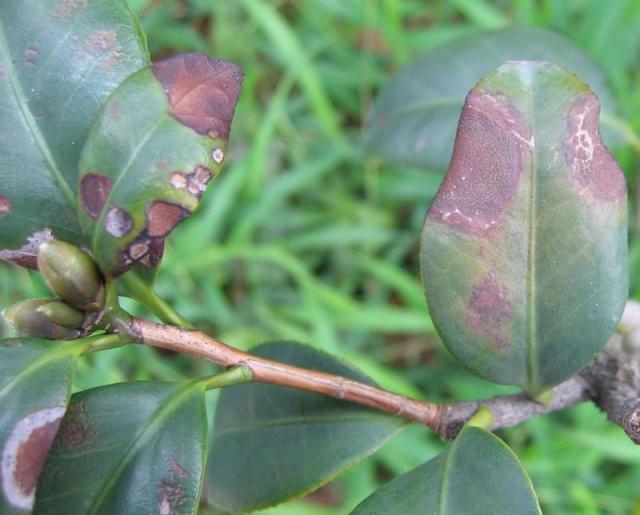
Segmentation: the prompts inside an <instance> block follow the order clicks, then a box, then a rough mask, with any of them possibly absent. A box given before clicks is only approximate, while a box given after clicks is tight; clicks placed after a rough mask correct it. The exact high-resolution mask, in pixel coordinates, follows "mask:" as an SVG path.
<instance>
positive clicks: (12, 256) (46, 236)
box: [0, 227, 54, 270]
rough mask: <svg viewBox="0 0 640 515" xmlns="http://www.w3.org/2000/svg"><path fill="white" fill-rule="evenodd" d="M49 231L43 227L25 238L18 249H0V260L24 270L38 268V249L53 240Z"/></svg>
mask: <svg viewBox="0 0 640 515" xmlns="http://www.w3.org/2000/svg"><path fill="white" fill-rule="evenodd" d="M53 239H54V238H53V233H52V232H51V229H49V228H48V227H45V228H44V229H42V230H40V231H36V232H34V233H33V234H32V235H31V236H28V237H27V241H26V243H25V244H24V245H22V247H20V248H18V249H0V259H2V260H4V261H8V262H9V263H13V264H14V265H18V266H22V267H24V268H32V269H34V270H36V269H37V268H38V249H39V248H40V244H42V243H44V242H45V241H51V240H53Z"/></svg>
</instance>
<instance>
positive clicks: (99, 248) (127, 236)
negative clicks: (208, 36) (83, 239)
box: [78, 54, 242, 276]
mask: <svg viewBox="0 0 640 515" xmlns="http://www.w3.org/2000/svg"><path fill="white" fill-rule="evenodd" d="M241 81H242V73H241V72H240V70H239V69H238V68H237V67H235V66H234V65H233V64H231V63H227V62H225V61H220V60H216V59H211V58H210V57H208V56H206V55H203V54H185V55H178V56H176V57H173V58H171V59H167V60H165V61H161V62H158V63H156V64H154V65H153V66H151V67H148V68H145V69H143V70H140V71H139V72H137V73H135V74H133V75H132V76H131V77H129V78H128V79H127V80H126V81H125V82H124V83H123V84H121V85H120V87H118V89H117V90H116V91H115V92H114V94H113V95H112V96H111V97H110V98H109V100H108V102H107V103H106V105H105V107H104V109H103V111H102V112H101V114H100V115H99V117H98V119H97V122H96V124H95V126H94V127H93V129H92V131H91V134H90V135H89V138H88V140H87V143H86V145H85V148H84V150H83V152H82V158H81V162H80V178H79V179H80V180H79V184H78V196H79V198H78V211H79V214H80V220H81V222H82V225H83V227H84V228H85V230H86V232H87V233H88V234H89V235H90V238H91V247H92V250H93V255H94V257H95V259H96V261H97V262H98V264H99V265H100V266H101V268H102V270H103V272H105V273H106V274H108V275H111V276H117V275H120V274H121V273H123V272H125V271H127V270H128V269H129V268H131V267H132V266H134V265H135V264H140V265H142V266H143V267H145V268H154V267H155V266H156V265H157V264H158V263H159V261H160V259H161V257H162V251H163V248H164V239H165V237H166V236H167V235H168V234H169V233H170V232H171V231H172V230H173V228H174V227H175V226H176V225H177V224H178V223H179V222H180V221H181V220H183V219H184V218H186V217H187V216H188V215H189V214H190V213H191V212H192V211H193V210H194V209H195V208H196V207H197V205H198V203H199V201H200V197H201V196H202V194H203V192H204V190H205V188H206V186H207V183H208V182H209V181H210V180H211V179H212V178H213V176H214V175H215V174H216V173H217V171H218V170H219V168H220V167H221V165H222V161H223V159H224V152H225V149H226V143H227V139H228V136H229V129H230V125H231V119H232V117H233V111H234V109H235V105H236V101H237V99H238V94H239V91H240V84H241Z"/></svg>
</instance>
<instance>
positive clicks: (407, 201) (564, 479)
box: [0, 0, 640, 515]
mask: <svg viewBox="0 0 640 515" xmlns="http://www.w3.org/2000/svg"><path fill="white" fill-rule="evenodd" d="M129 3H130V4H131V6H132V8H133V9H134V10H135V11H136V12H137V13H138V14H139V15H140V17H141V20H142V24H143V27H144V29H145V31H146V32H147V35H148V39H149V44H150V48H151V51H152V55H153V56H154V57H156V58H159V57H162V56H165V55H169V54H171V53H174V52H185V51H194V50H196V51H203V52H207V53H209V54H212V55H214V56H216V57H220V58H224V59H229V60H231V61H234V62H236V63H237V64H239V65H240V66H241V67H242V68H243V69H244V71H245V74H246V76H245V84H244V87H243V91H242V95H241V99H240V103H239V106H238V109H237V112H236V118H235V121H234V126H233V131H232V140H231V143H230V152H229V154H228V157H227V165H226V167H225V169H224V170H223V172H222V174H221V176H220V177H219V178H217V179H216V181H215V182H214V183H213V184H212V185H211V187H210V188H209V191H208V192H207V193H206V195H205V198H204V202H203V205H202V206H201V208H200V209H199V211H198V212H197V213H196V214H194V215H193V216H192V217H191V218H190V219H188V220H187V221H186V222H185V223H184V224H183V225H181V226H180V228H179V229H178V230H177V231H176V233H175V234H174V235H173V236H172V238H171V240H170V242H169V244H168V246H167V252H166V258H165V261H164V263H163V265H162V268H161V272H160V274H159V277H158V280H157V290H158V291H159V293H160V294H161V295H162V296H163V297H165V298H166V299H167V300H168V301H169V302H170V303H171V304H172V305H173V306H175V307H176V309H177V310H178V311H179V312H180V313H181V314H183V315H184V316H185V317H187V318H188V319H190V320H192V321H194V322H195V323H196V324H197V325H198V326H199V327H200V328H202V329H204V330H206V331H208V332H210V333H212V334H215V335H217V336H218V337H219V338H221V339H222V340H224V341H227V342H230V343H232V344H234V345H236V346H238V347H241V348H250V347H251V346H253V345H255V344H257V343H260V342H263V341H267V340H273V339H295V340H299V341H302V342H306V343H309V344H311V345H314V346H316V347H318V348H321V349H324V350H326V351H328V352H331V353H334V354H336V355H339V356H341V357H343V358H345V359H347V360H349V361H351V362H352V363H354V364H356V365H357V366H359V367H360V368H361V369H363V370H364V371H365V372H367V373H368V374H370V375H371V376H372V377H374V378H375V379H376V380H377V381H378V382H379V383H381V384H382V385H384V386H386V387H388V388H391V389H393V390H395V391H398V392H401V393H405V394H408V395H415V396H424V397H426V398H429V399H435V400H441V399H452V398H453V399H472V398H479V397H484V396H490V395H494V394H496V393H503V392H507V391H510V390H509V389H508V388H503V387H498V386H495V385H492V384H490V383H487V382H485V381H482V380H480V379H477V378H475V377H473V376H471V375H470V374H468V373H466V372H465V371H464V370H463V369H462V368H461V367H460V366H459V365H457V364H456V363H455V362H454V361H453V360H452V359H451V358H450V357H449V355H448V354H447V352H446V351H445V350H443V349H442V348H441V345H440V344H439V342H438V340H437V336H436V335H435V333H434V329H433V326H432V324H431V323H430V321H429V317H428V315H427V311H426V304H425V301H424V298H423V294H422V287H421V284H420V281H419V272H418V270H419V267H418V235H419V231H420V227H421V225H422V218H423V216H424V213H425V211H426V208H427V206H428V205H429V202H430V201H431V199H432V197H433V195H434V194H435V191H436V189H437V187H438V184H439V181H440V179H441V177H440V176H439V175H438V174H436V173H432V172H429V171H423V170H416V169H409V168H404V167H398V166H394V165H393V164H392V163H383V162H381V161H380V160H379V159H377V158H375V157H372V156H370V155H368V154H367V153H366V152H365V151H364V149H363V147H362V144H361V141H362V128H363V126H364V124H365V122H366V120H367V115H368V113H369V112H370V109H371V104H372V102H373V99H374V98H375V94H376V92H377V91H378V90H379V89H380V87H381V86H382V85H383V84H384V83H385V81H386V80H387V79H388V77H389V76H390V75H391V74H392V73H393V71H394V70H395V69H397V67H398V66H400V65H402V64H404V63H406V62H408V61H410V60H411V59H412V58H413V57H415V56H417V55H418V54H419V53H421V52H424V51H427V50H429V49H431V48H434V47H436V46H438V45H441V44H443V43H446V42H448V41H451V40H454V39H456V38H459V37H462V36H465V35H469V34H475V33H479V32H481V31H484V30H488V29H495V28H500V27H505V26H509V25H522V26H536V27H545V28H550V29H553V30H556V31H558V32H559V33H562V34H564V35H565V36H566V37H568V38H569V39H571V40H572V41H574V42H575V43H577V44H578V45H580V46H581V47H582V48H583V49H585V50H586V51H587V52H588V53H589V54H590V55H591V56H592V57H593V58H594V59H595V60H596V61H597V62H598V63H599V64H600V66H601V67H602V68H603V70H604V71H605V73H606V75H607V78H608V82H609V85H610V87H611V88H612V90H613V91H614V93H615V95H616V97H617V99H618V102H619V103H620V105H621V112H622V115H623V117H624V118H625V120H626V121H627V122H628V123H629V125H630V127H631V130H632V131H633V132H632V133H630V134H629V136H630V138H636V139H637V138H638V137H640V136H639V135H640V30H638V29H637V28H638V27H639V26H640V2H638V1H637V0H610V1H607V2H599V1H596V0H594V1H587V0H568V1H567V0H538V1H534V0H513V1H485V0H483V1H479V0H454V1H449V2H445V1H428V2H427V1H418V0H347V1H343V0H302V1H297V2H296V1H266V0H217V1H212V0H181V1H178V0H129ZM616 157H617V158H618V160H619V162H620V164H621V165H622V167H623V168H624V170H625V173H626V174H627V179H628V182H629V186H630V198H631V209H632V211H631V213H632V216H631V217H630V220H631V227H630V245H631V247H630V248H631V259H632V261H631V293H632V295H633V296H635V297H637V298H638V297H640V275H639V271H640V238H639V237H638V236H639V232H640V220H638V219H637V213H638V210H637V208H636V203H637V194H638V191H639V189H638V187H637V181H638V173H637V172H638V169H639V165H640V159H639V156H638V153H637V150H634V149H633V148H632V146H631V145H628V146H627V147H623V148H619V149H617V150H616ZM0 285H1V286H2V290H1V292H0V307H5V306H6V305H8V304H10V303H12V302H14V301H16V300H18V299H20V298H24V297H33V296H44V295H46V290H45V288H44V286H43V284H42V282H41V280H40V279H39V277H37V275H35V274H29V273H27V272H25V271H22V270H15V269H10V268H8V267H7V266H5V265H1V264H0ZM131 309H132V310H134V311H135V310H137V312H138V313H143V311H140V308H138V307H136V306H134V305H131ZM0 329H3V328H1V327H0ZM3 330H4V331H5V332H6V328H4V329H3ZM211 370H212V367H211V366H210V365H209V364H206V363H196V362H193V361H192V360H189V359H186V358H184V357H175V356H168V355H161V354H159V353H157V352H155V351H152V350H151V349H144V348H139V347H136V346H132V347H129V348H125V349H119V350H115V351H108V352H103V353H100V354H99V355H95V356H91V357H88V358H86V359H85V360H83V361H82V364H81V368H80V370H79V373H78V377H77V380H76V388H78V389H82V388H87V387H90V386H94V385H97V384H104V383H110V382H117V381H123V380H129V379H134V378H135V379H146V378H163V379H180V378H182V377H190V376H194V375H201V374H204V373H207V372H209V371H211ZM211 402H212V403H213V402H214V399H213V398H212V399H211ZM501 436H503V437H505V438H506V439H507V441H508V442H509V443H510V445H512V446H513V447H514V449H515V450H516V452H517V453H518V454H519V455H520V456H521V458H522V459H523V462H524V464H525V467H526V468H527V470H528V471H529V473H530V474H531V476H532V479H533V482H534V484H535V486H536V488H537V490H538V492H539V494H540V497H541V502H542V505H543V511H544V512H545V513H547V514H572V513H576V514H600V513H603V514H623V513H630V512H631V511H632V509H634V508H633V507H634V505H635V509H636V510H640V507H639V504H640V497H638V494H639V492H638V487H637V485H639V484H640V451H639V450H638V449H637V448H635V447H634V446H633V445H632V444H630V443H629V442H628V441H627V440H626V437H625V436H624V435H623V433H622V432H621V430H620V429H619V428H617V427H615V426H612V425H610V424H608V423H606V422H605V421H604V417H603V416H602V415H601V414H600V413H598V412H597V410H596V409H595V408H593V407H592V406H590V405H583V406H579V407H576V408H574V409H571V410H568V411H567V412H564V413H560V414H556V415H553V416H549V417H544V418H539V419H534V420H531V421H529V422H527V423H525V424H523V425H522V426H520V427H517V428H514V429H511V430H508V431H505V432H502V433H501ZM442 447H443V446H442V444H441V443H440V442H438V441H437V439H436V438H434V437H433V436H432V435H430V434H429V433H428V432H427V431H426V430H424V429H422V428H420V427H411V428H409V429H408V430H406V431H404V432H403V433H402V434H400V435H399V436H398V437H396V438H395V439H394V440H393V441H391V442H390V443H389V444H388V445H387V446H386V447H385V448H383V449H382V450H381V451H380V452H378V453H377V454H376V455H375V456H374V457H373V458H371V459H369V460H366V461H365V462H363V463H361V464H359V465H357V466H356V467H354V468H353V469H351V470H350V471H348V472H347V473H346V474H345V475H343V476H342V477H340V478H338V479H337V480H336V481H335V482H333V483H332V484H331V485H329V486H328V487H325V488H323V489H322V490H321V491H320V492H318V493H316V494H314V495H312V496H310V498H308V499H305V500H302V501H294V502H292V503H289V504H288V505H285V506H282V507H277V508H274V509H272V510H268V511H267V512H265V513H269V514H272V515H286V514H296V515H298V514H299V515H315V514H329V513H330V514H342V513H348V512H349V510H350V509H351V508H352V507H353V506H354V505H355V504H357V503H358V502H359V501H360V500H362V499H363V498H364V497H365V496H366V495H368V494H369V493H370V492H371V491H372V490H373V489H374V488H376V486H378V485H379V484H381V483H382V482H383V481H384V480H386V479H388V478H389V477H390V476H391V475H395V474H399V473H402V472H405V471H407V470H409V469H410V468H412V467H414V466H416V465H418V464H419V463H422V462H423V461H425V460H426V459H428V458H430V457H432V456H434V455H435V454H436V453H437V452H439V450H440V449H442ZM202 513H210V512H208V511H207V510H206V509H204V508H203V512H202ZM634 513H637V512H634Z"/></svg>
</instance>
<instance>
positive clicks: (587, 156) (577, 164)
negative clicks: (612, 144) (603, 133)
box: [562, 93, 627, 202]
mask: <svg viewBox="0 0 640 515" xmlns="http://www.w3.org/2000/svg"><path fill="white" fill-rule="evenodd" d="M599 115H600V102H598V98H597V97H596V96H595V95H594V94H593V93H591V94H588V95H582V96H580V97H578V98H577V99H576V100H575V101H574V102H573V103H572V104H571V106H570V107H569V110H568V113H567V127H566V131H565V136H564V139H563V140H562V150H563V154H564V158H565V162H566V164H567V166H568V167H569V169H570V172H571V178H572V179H573V180H574V181H575V183H576V184H577V186H578V188H579V195H581V196H586V197H587V198H589V199H593V200H604V201H609V202H614V201H618V200H621V199H624V198H625V197H626V193H627V185H626V182H625V178H624V174H623V173H622V171H621V170H620V168H618V165H617V164H616V162H615V160H614V159H613V157H612V156H611V154H609V151H608V150H607V148H606V147H605V146H604V143H603V142H602V139H601V137H600V131H599V128H598V120H599Z"/></svg>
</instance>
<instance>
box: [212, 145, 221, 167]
mask: <svg viewBox="0 0 640 515" xmlns="http://www.w3.org/2000/svg"><path fill="white" fill-rule="evenodd" d="M211 157H212V158H213V160H214V161H215V162H216V163H218V164H220V163H222V161H223V160H224V152H223V151H222V150H221V149H219V148H216V149H215V150H214V151H213V152H212V153H211Z"/></svg>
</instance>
